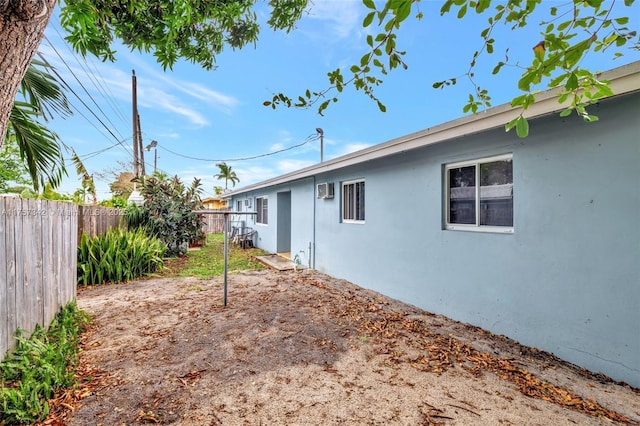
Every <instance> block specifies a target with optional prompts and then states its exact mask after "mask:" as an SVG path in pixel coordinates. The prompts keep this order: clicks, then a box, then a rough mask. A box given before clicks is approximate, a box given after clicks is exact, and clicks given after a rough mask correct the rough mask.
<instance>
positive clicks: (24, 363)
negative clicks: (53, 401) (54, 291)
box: [0, 302, 89, 424]
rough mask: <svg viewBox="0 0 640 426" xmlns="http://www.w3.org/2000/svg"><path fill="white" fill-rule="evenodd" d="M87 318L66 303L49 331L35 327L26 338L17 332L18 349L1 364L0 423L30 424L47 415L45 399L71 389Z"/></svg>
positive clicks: (72, 305) (74, 306) (74, 381)
mask: <svg viewBox="0 0 640 426" xmlns="http://www.w3.org/2000/svg"><path fill="white" fill-rule="evenodd" d="M88 322H89V318H88V316H87V315H86V314H85V313H84V312H83V311H79V310H78V309H77V308H76V305H75V302H72V303H69V304H68V305H67V306H66V307H64V308H63V309H62V310H61V311H60V313H59V314H58V315H57V316H56V318H55V319H54V320H53V322H52V323H51V324H50V326H49V331H45V329H44V328H42V327H40V326H38V327H37V328H36V330H35V331H34V332H33V334H32V335H31V337H30V338H29V339H26V338H24V337H21V336H20V332H18V336H17V337H16V339H17V342H18V344H17V347H16V349H15V351H14V352H13V353H12V354H10V355H8V356H7V357H6V358H5V360H4V361H2V363H0V384H1V385H2V387H1V388H0V408H1V409H0V424H16V423H33V422H35V421H39V420H43V419H44V418H45V417H46V416H47V414H48V413H49V405H48V403H47V400H48V399H50V398H53V397H54V395H55V392H56V391H58V390H60V389H65V388H68V387H71V386H73V385H74V384H75V383H76V379H75V377H74V373H73V367H75V365H77V362H78V344H79V340H80V333H81V332H82V331H83V330H84V328H85V327H86V325H87V324H88Z"/></svg>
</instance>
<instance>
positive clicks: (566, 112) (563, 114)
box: [560, 108, 573, 117]
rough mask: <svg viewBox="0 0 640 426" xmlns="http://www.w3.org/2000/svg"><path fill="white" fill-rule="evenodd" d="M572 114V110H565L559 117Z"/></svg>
mask: <svg viewBox="0 0 640 426" xmlns="http://www.w3.org/2000/svg"><path fill="white" fill-rule="evenodd" d="M572 112H573V108H567V109H565V110H564V111H562V112H561V113H560V117H567V116H568V115H570V114H571V113H572Z"/></svg>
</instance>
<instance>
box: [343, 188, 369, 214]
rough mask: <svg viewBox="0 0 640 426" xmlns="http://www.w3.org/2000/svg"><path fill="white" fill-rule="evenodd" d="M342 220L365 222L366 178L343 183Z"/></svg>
mask: <svg viewBox="0 0 640 426" xmlns="http://www.w3.org/2000/svg"><path fill="white" fill-rule="evenodd" d="M342 221H343V222H347V223H349V222H353V223H358V222H364V180H354V181H348V182H343V183H342Z"/></svg>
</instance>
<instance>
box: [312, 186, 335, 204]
mask: <svg viewBox="0 0 640 426" xmlns="http://www.w3.org/2000/svg"><path fill="white" fill-rule="evenodd" d="M316 193H317V196H318V198H321V199H323V200H327V199H330V198H333V197H334V185H333V182H325V183H319V184H318V187H317V192H316Z"/></svg>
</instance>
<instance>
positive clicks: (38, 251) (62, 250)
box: [0, 197, 78, 360]
mask: <svg viewBox="0 0 640 426" xmlns="http://www.w3.org/2000/svg"><path fill="white" fill-rule="evenodd" d="M77 215H78V208H77V206H76V205H75V204H71V203H62V202H55V201H44V200H43V201H40V200H21V199H18V198H10V197H0V250H1V253H2V256H0V360H1V359H2V358H4V356H5V355H6V354H7V353H8V352H9V351H11V350H12V349H14V348H15V343H16V342H15V339H14V335H15V332H16V330H17V329H22V330H23V331H24V333H23V335H24V336H29V335H30V334H31V333H32V332H33V330H34V328H35V326H36V325H37V324H40V325H43V326H45V327H47V326H48V325H49V324H50V322H51V320H52V319H53V317H54V316H55V315H56V314H57V312H59V311H60V308H61V307H62V306H64V305H66V304H67V303H69V302H70V301H72V300H73V299H74V298H75V297H76V285H77V232H78V220H77Z"/></svg>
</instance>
